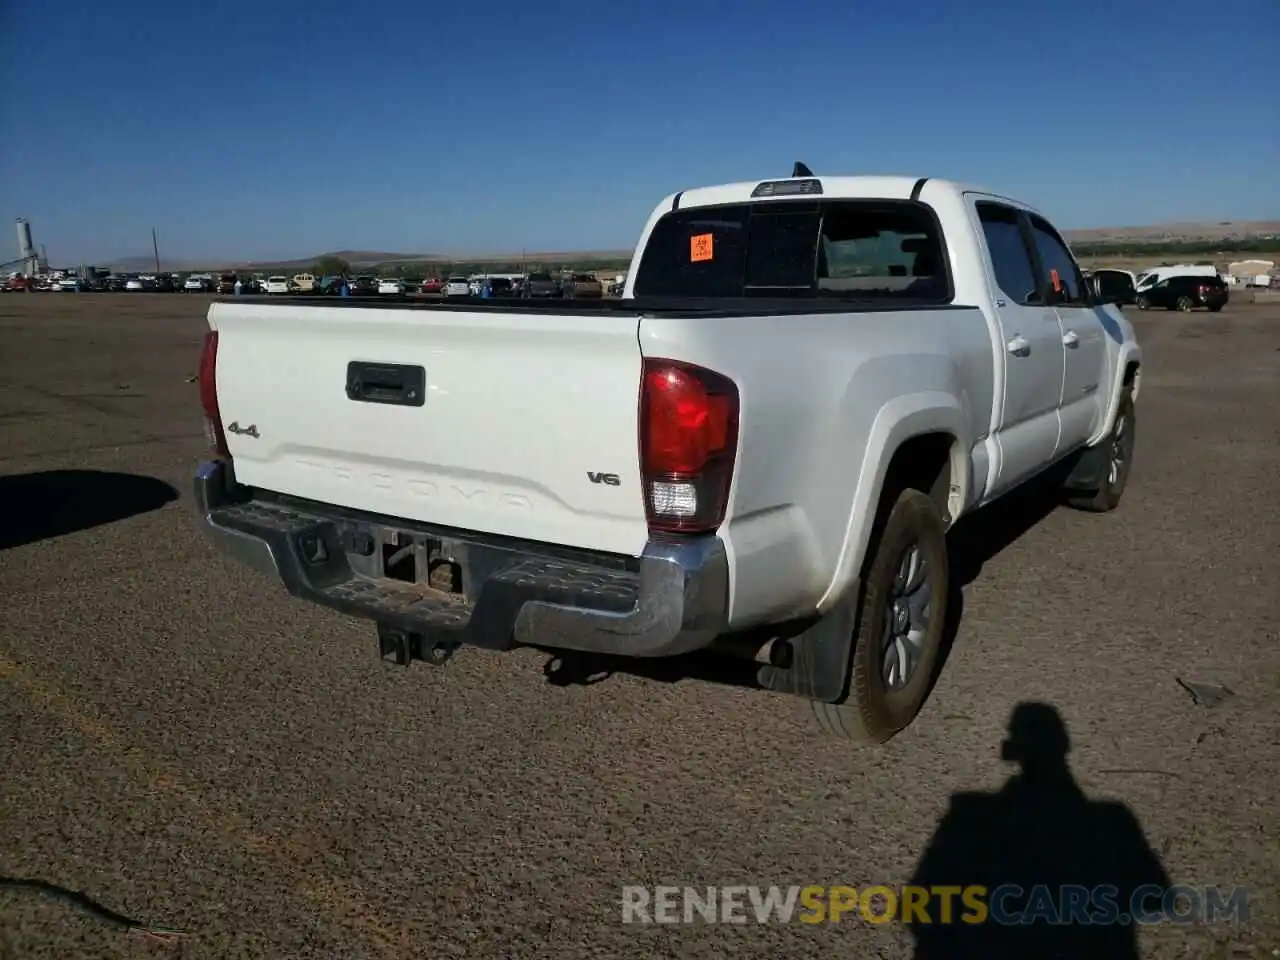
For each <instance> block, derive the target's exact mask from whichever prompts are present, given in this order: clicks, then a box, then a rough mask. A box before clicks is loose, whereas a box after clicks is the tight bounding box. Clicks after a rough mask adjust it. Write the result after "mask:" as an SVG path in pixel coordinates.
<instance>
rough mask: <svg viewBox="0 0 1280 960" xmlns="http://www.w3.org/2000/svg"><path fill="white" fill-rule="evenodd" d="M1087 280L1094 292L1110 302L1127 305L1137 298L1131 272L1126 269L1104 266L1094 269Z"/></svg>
mask: <svg viewBox="0 0 1280 960" xmlns="http://www.w3.org/2000/svg"><path fill="white" fill-rule="evenodd" d="M1089 280H1090V282H1091V283H1092V284H1093V291H1094V293H1096V294H1097V295H1098V296H1099V297H1102V298H1103V299H1106V300H1109V301H1111V302H1112V303H1118V304H1121V305H1129V304H1132V303H1134V302H1135V301H1136V300H1137V298H1138V292H1137V289H1136V287H1135V286H1134V283H1133V274H1132V273H1130V272H1129V271H1128V270H1112V269H1109V268H1105V267H1104V268H1103V269H1101V270H1094V271H1093V273H1092V274H1090V276H1089Z"/></svg>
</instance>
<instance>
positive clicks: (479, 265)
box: [312, 237, 1280, 279]
mask: <svg viewBox="0 0 1280 960" xmlns="http://www.w3.org/2000/svg"><path fill="white" fill-rule="evenodd" d="M1071 249H1072V250H1073V251H1074V252H1075V254H1076V256H1078V257H1160V256H1169V257H1198V258H1202V259H1217V258H1221V257H1223V256H1228V255H1235V254H1251V253H1273V252H1276V251H1280V239H1278V238H1274V237H1249V238H1237V239H1222V240H1217V241H1205V240H1133V241H1129V240H1115V241H1094V242H1091V243H1073V244H1071ZM629 266H630V260H619V259H603V260H595V259H583V260H578V261H574V262H568V263H525V264H520V263H516V262H512V261H501V260H470V261H448V260H431V261H419V262H416V263H379V264H372V265H370V264H361V265H359V266H358V267H355V266H353V265H352V264H350V263H347V262H346V261H345V260H342V259H340V258H338V257H321V258H319V259H318V260H317V261H316V262H315V265H314V267H312V272H313V273H314V274H315V275H316V276H318V277H332V276H339V275H345V276H354V275H356V274H369V275H372V276H378V277H401V278H424V279H425V278H426V277H447V276H453V275H462V276H470V275H472V274H476V273H536V272H539V271H544V272H547V273H559V272H561V271H564V270H569V271H574V272H579V271H582V272H592V271H611V272H621V271H623V270H626V269H627V268H628V267H629Z"/></svg>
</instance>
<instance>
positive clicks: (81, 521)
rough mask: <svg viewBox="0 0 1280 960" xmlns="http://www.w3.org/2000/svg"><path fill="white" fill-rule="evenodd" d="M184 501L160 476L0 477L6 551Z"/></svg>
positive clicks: (51, 473)
mask: <svg viewBox="0 0 1280 960" xmlns="http://www.w3.org/2000/svg"><path fill="white" fill-rule="evenodd" d="M177 499H178V491H177V490H175V489H174V488H173V487H171V486H170V485H169V484H167V483H165V482H164V481H163V480H157V479H156V478H155V477H147V476H140V475H137V474H131V473H112V472H108V471H101V470H45V471H41V472H38V473H19V474H11V475H9V476H3V477H0V550H8V549H11V548H13V547H21V546H24V545H26V544H29V543H37V542H39V541H41V540H48V539H50V538H52V537H61V536H63V535H65V534H68V533H76V532H78V531H80V530H89V529H92V528H93V527H99V526H102V525H103V524H106V523H115V522H117V521H119V520H124V519H126V518H128V517H132V516H136V515H138V514H140V513H147V512H149V511H151V510H158V509H159V508H160V507H163V506H164V505H165V504H166V503H171V502H172V501H174V500H177Z"/></svg>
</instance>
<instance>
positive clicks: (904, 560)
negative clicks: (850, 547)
mask: <svg viewBox="0 0 1280 960" xmlns="http://www.w3.org/2000/svg"><path fill="white" fill-rule="evenodd" d="M913 556H914V557H916V558H917V559H919V560H922V561H923V563H924V570H923V574H924V578H925V579H924V583H923V587H922V588H921V589H920V590H917V591H915V592H914V594H913V592H912V591H910V590H905V591H904V590H903V586H904V577H905V575H909V574H910V573H911V569H914V568H912V567H911V562H912V557H913ZM906 586H907V587H910V583H907V584H906ZM949 586H950V574H949V570H948V563H947V537H946V528H945V526H944V524H943V522H942V516H941V515H940V514H939V512H938V508H937V506H935V505H934V503H933V501H932V500H930V499H929V498H928V497H927V496H926V495H925V494H923V493H921V492H920V491H919V490H903V491H902V492H901V493H899V494H898V497H897V499H896V501H895V502H894V504H893V507H892V508H891V509H890V511H889V516H888V518H887V519H886V521H885V524H884V527H883V529H882V530H881V532H880V535H879V537H878V538H877V539H876V541H875V543H874V553H873V554H872V557H871V563H870V565H869V566H868V568H867V573H866V576H865V578H864V581H863V586H862V607H861V610H860V611H859V615H858V620H857V624H856V626H855V628H854V636H853V645H854V646H853V655H852V657H851V658H850V668H849V684H848V692H847V693H846V694H845V697H844V699H843V700H842V701H841V702H839V703H822V702H819V701H816V700H815V701H811V704H812V707H813V712H814V717H815V718H816V719H817V721H818V726H819V727H821V728H822V729H823V730H824V731H826V732H827V733H830V734H835V735H836V736H840V737H844V738H846V739H849V740H855V741H861V742H864V743H884V742H885V741H887V740H889V739H890V738H891V737H893V736H894V735H895V734H897V733H899V732H901V731H902V730H903V729H905V728H906V727H907V725H908V724H910V723H911V721H912V720H914V719H915V718H916V715H917V714H918V713H919V712H920V708H921V707H923V706H924V702H925V699H926V697H928V695H929V690H930V688H931V686H932V684H933V674H934V669H935V667H936V666H937V662H938V653H939V650H940V649H941V647H942V636H943V631H944V629H945V623H946V614H947V609H946V608H947V596H948V593H947V591H948V589H949ZM921 590H927V591H928V594H927V596H926V595H925V594H923V593H922V592H921ZM904 593H905V594H906V595H907V597H912V596H914V600H915V603H914V604H913V603H911V602H910V601H908V602H907V603H906V604H905V605H904V599H905V598H904V597H903V596H902V595H903V594H904ZM895 596H897V597H898V599H896V600H895ZM895 607H896V608H897V609H898V610H899V611H902V610H904V609H905V608H906V607H914V608H915V610H916V611H920V610H923V613H924V618H923V619H922V620H919V621H917V623H919V624H920V629H919V638H918V646H917V647H916V649H915V651H914V663H913V666H912V667H911V669H910V670H909V671H908V673H907V678H906V683H905V685H903V686H901V687H900V688H898V689H891V687H890V684H889V683H888V680H887V678H886V675H885V674H886V670H885V666H886V654H890V653H891V651H893V652H896V651H898V650H901V649H903V648H904V647H905V646H906V645H905V643H902V642H901V641H897V640H894V639H892V638H891V635H890V627H892V626H893V625H894V622H893V620H892V619H891V618H893V617H894V614H893V613H892V612H891V611H892V610H893V609H894V608H895ZM908 619H909V618H908ZM903 622H904V621H898V623H899V625H900V624H902V623H903ZM912 632H915V631H912ZM908 649H909V648H908ZM891 655H892V654H891ZM893 659H894V661H896V660H897V656H894V657H893Z"/></svg>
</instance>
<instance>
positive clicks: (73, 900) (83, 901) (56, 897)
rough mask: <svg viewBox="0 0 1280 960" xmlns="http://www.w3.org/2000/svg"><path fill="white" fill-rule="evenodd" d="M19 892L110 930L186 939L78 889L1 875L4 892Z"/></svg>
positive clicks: (0, 886) (167, 939)
mask: <svg viewBox="0 0 1280 960" xmlns="http://www.w3.org/2000/svg"><path fill="white" fill-rule="evenodd" d="M3 892H9V893H18V894H24V893H25V894H30V895H31V896H34V897H39V898H41V899H44V900H51V901H54V902H55V903H61V904H63V905H64V906H67V907H70V908H71V909H72V910H76V911H78V912H80V913H83V914H86V915H88V916H90V917H93V918H94V919H95V920H99V921H101V922H102V923H104V924H106V925H107V926H109V927H114V928H115V929H117V930H122V931H124V932H127V933H137V934H142V935H143V936H146V937H147V938H148V939H152V940H157V941H160V942H162V943H168V942H171V941H172V940H174V939H176V938H177V937H180V936H182V934H181V933H180V932H179V931H176V930H169V929H167V928H165V927H150V926H147V925H146V924H144V923H142V922H141V921H140V920H135V919H134V918H132V917H127V916H125V915H124V914H123V913H118V912H116V911H115V910H112V909H111V908H110V907H108V906H105V905H104V904H102V903H99V902H98V901H97V900H94V899H93V898H92V897H90V896H88V895H87V894H84V893H81V892H80V891H78V890H71V889H68V888H67V887H60V886H58V885H57V884H55V883H49V882H48V881H47V880H34V879H30V878H25V877H3V876H0V893H3Z"/></svg>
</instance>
